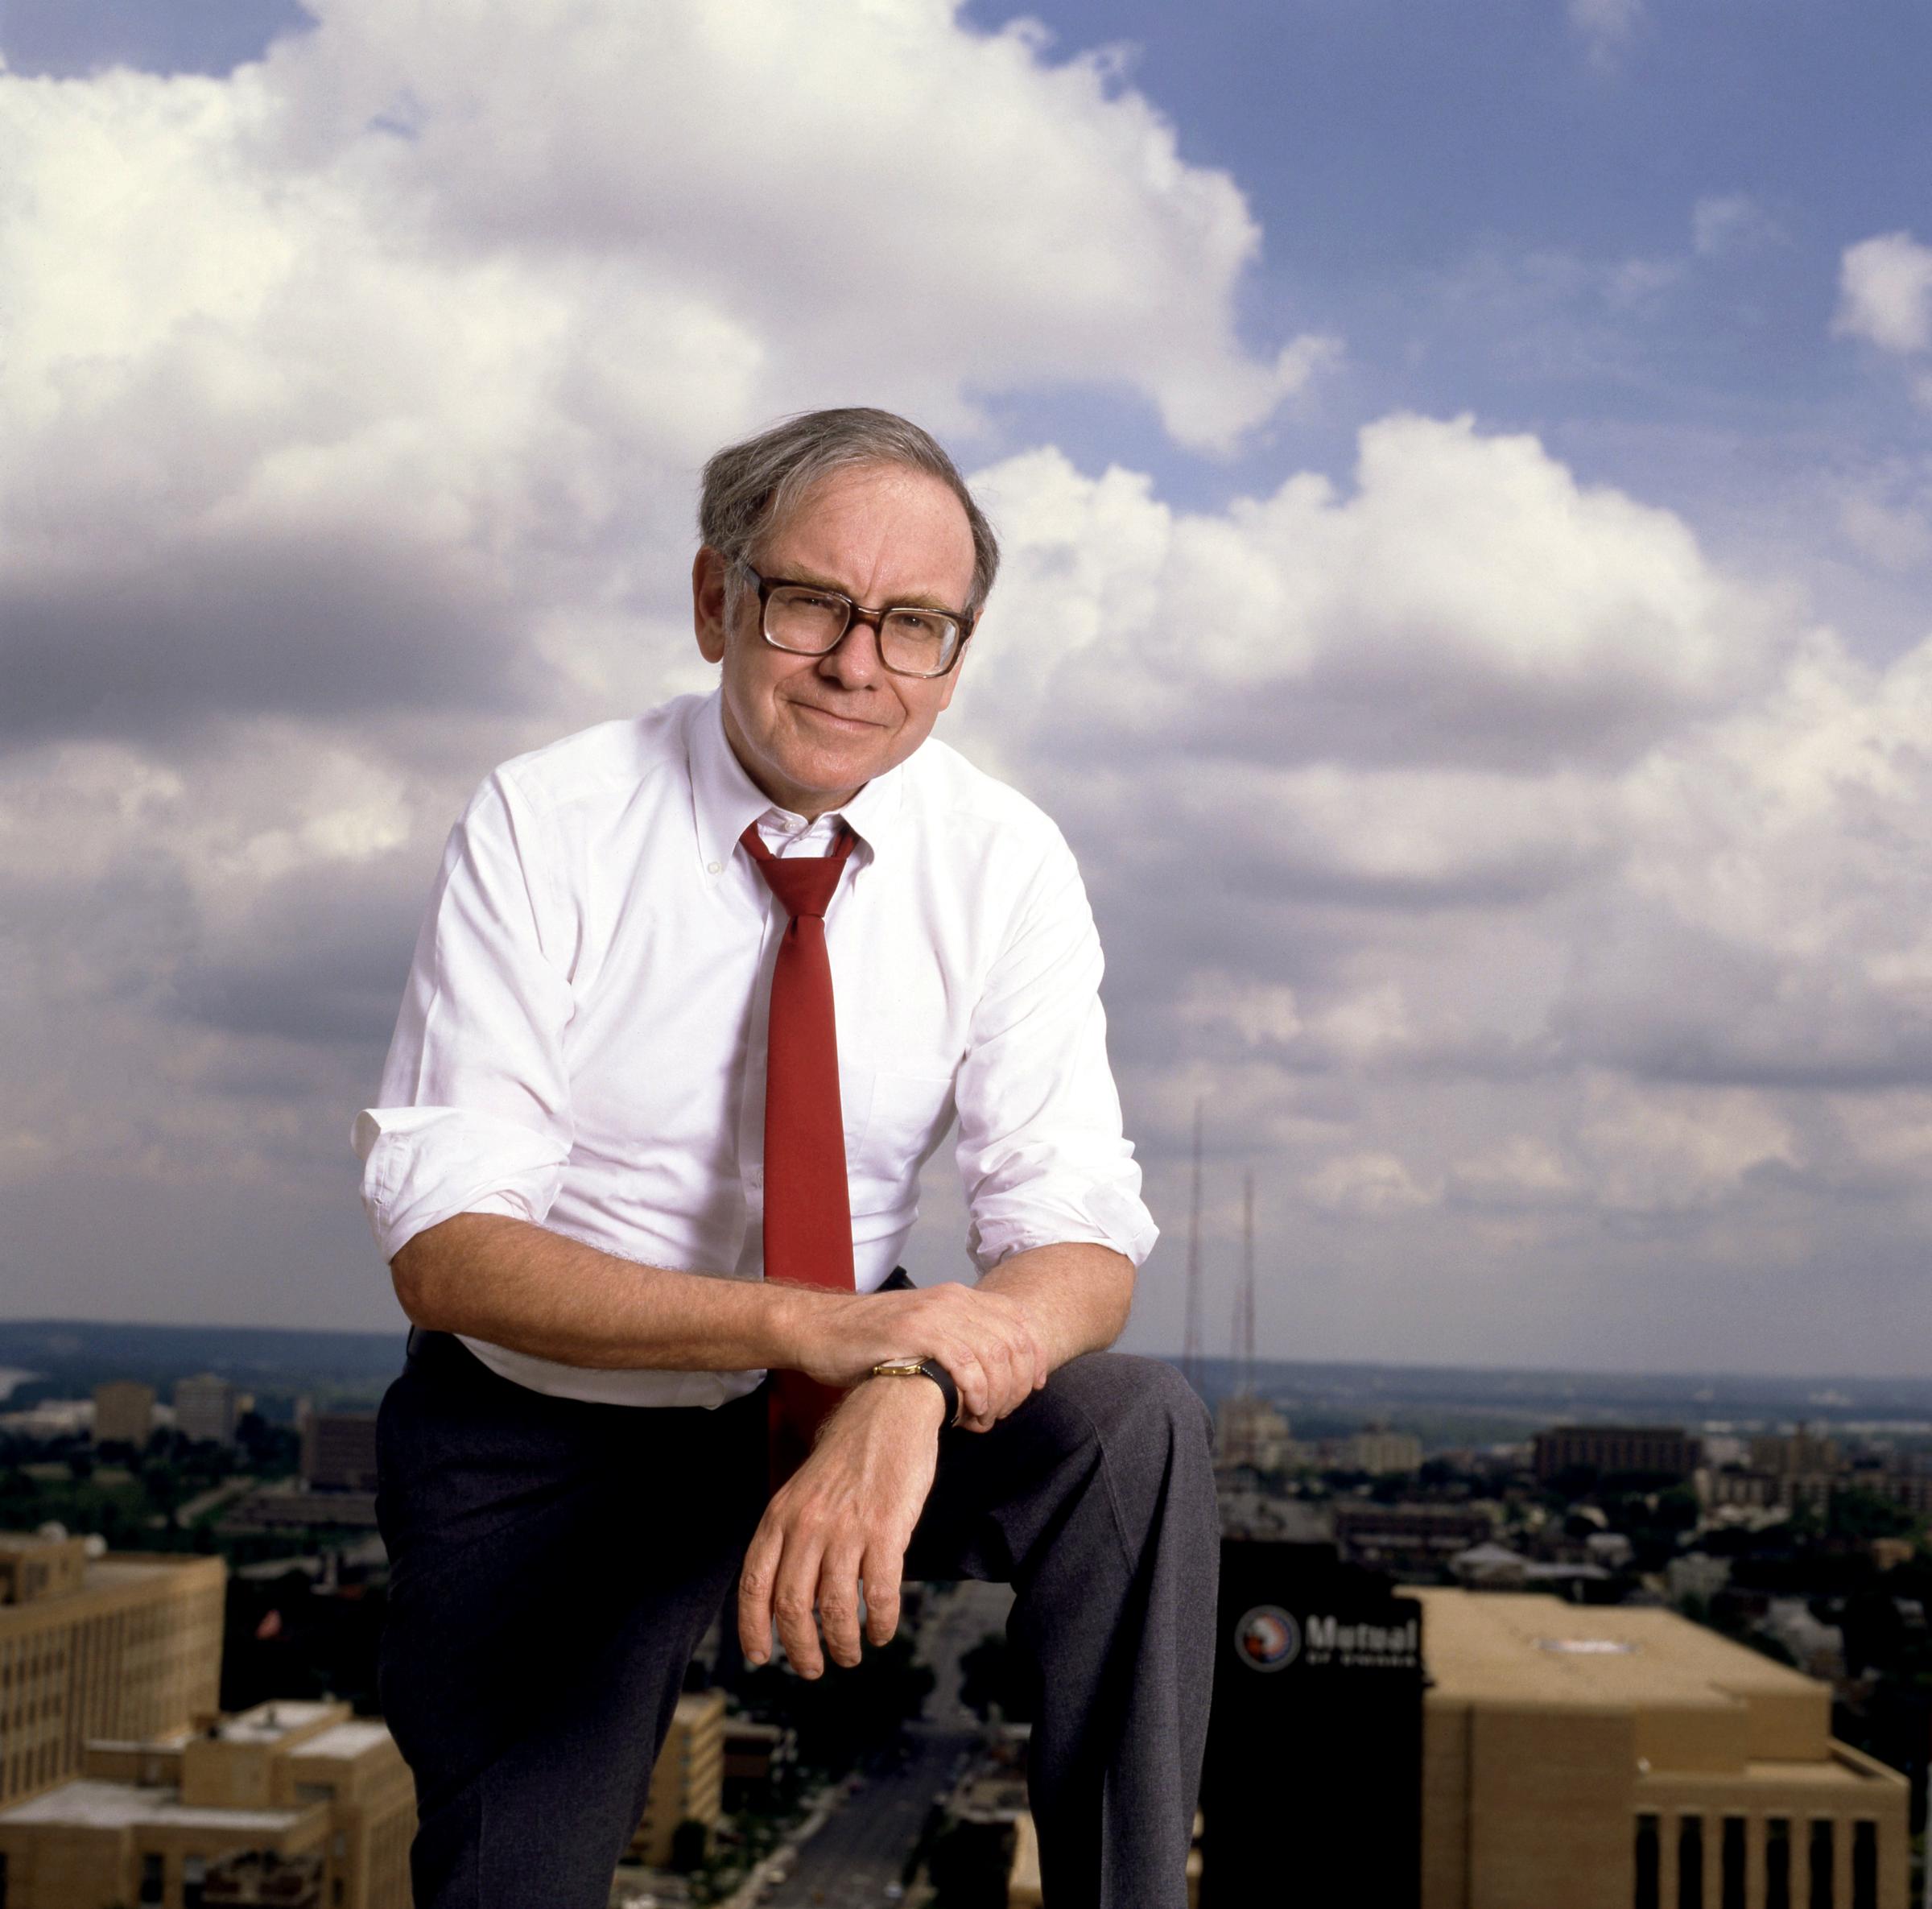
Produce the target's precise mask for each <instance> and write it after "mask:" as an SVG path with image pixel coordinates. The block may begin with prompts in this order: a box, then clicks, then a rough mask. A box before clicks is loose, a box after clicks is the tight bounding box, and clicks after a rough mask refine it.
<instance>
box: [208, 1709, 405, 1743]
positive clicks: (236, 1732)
mask: <svg viewBox="0 0 1932 1909" xmlns="http://www.w3.org/2000/svg"><path fill="white" fill-rule="evenodd" d="M340 1712H341V1705H340V1704H333V1703H311V1702H308V1701H305V1700H302V1699H299V1698H295V1697H277V1698H276V1699H275V1700H273V1701H272V1702H270V1703H266V1704H256V1705H255V1707H254V1709H252V1710H243V1711H241V1712H238V1713H237V1714H236V1715H235V1716H233V1717H223V1718H222V1719H221V1722H220V1723H219V1724H218V1725H217V1726H216V1728H217V1729H218V1730H219V1731H220V1733H221V1738H222V1740H223V1742H227V1743H279V1742H281V1741H282V1739H283V1738H284V1737H288V1736H291V1735H293V1734H294V1733H295V1732H296V1731H298V1730H306V1729H309V1728H310V1727H311V1726H312V1725H316V1724H319V1723H322V1722H324V1721H327V1720H328V1718H330V1717H335V1716H336V1715H338V1714H339V1713H340ZM338 1727H340V1726H338ZM378 1728H380V1726H379V1725H378ZM332 1734H333V1733H332V1732H330V1731H324V1733H323V1735H324V1736H328V1735H332ZM314 1741H315V1742H320V1738H316V1739H315V1740H314ZM312 1748H313V1743H307V1744H304V1745H303V1749H304V1750H309V1749H312Z"/></svg>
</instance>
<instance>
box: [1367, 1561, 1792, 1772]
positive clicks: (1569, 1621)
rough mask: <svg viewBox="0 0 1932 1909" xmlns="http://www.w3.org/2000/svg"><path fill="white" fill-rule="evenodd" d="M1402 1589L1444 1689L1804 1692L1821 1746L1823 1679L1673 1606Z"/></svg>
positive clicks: (1566, 1702)
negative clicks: (1412, 1601) (1814, 1707)
mask: <svg viewBox="0 0 1932 1909" xmlns="http://www.w3.org/2000/svg"><path fill="white" fill-rule="evenodd" d="M1402 1594H1403V1595H1404V1596H1405V1597H1414V1598H1416V1599H1418V1601H1420V1602H1421V1604H1422V1654H1423V1655H1424V1657H1425V1658H1426V1659H1427V1662H1428V1667H1429V1674H1430V1677H1431V1678H1432V1679H1433V1680H1434V1683H1435V1689H1436V1690H1437V1691H1438V1692H1440V1693H1441V1694H1442V1695H1443V1696H1447V1697H1451V1698H1460V1699H1464V1700H1472V1699H1481V1698H1487V1699H1491V1700H1494V1699H1496V1698H1505V1699H1507V1700H1509V1702H1511V1703H1513V1704H1558V1705H1562V1706H1563V1707H1565V1708H1571V1707H1574V1706H1575V1705H1579V1704H1614V1705H1617V1706H1620V1707H1626V1708H1631V1709H1648V1708H1653V1707H1661V1708H1670V1709H1678V1708H1682V1707H1685V1706H1686V1705H1692V1706H1695V1705H1699V1704H1709V1703H1738V1702H1744V1703H1748V1702H1750V1701H1751V1700H1753V1699H1760V1700H1766V1699H1768V1700H1777V1701H1778V1702H1781V1703H1784V1704H1790V1703H1791V1702H1792V1701H1794V1700H1798V1701H1799V1702H1806V1701H1811V1702H1815V1703H1816V1704H1818V1709H1819V1717H1818V1722H1819V1729H1820V1741H1819V1746H1818V1748H1819V1753H1820V1754H1823V1749H1824V1741H1823V1732H1824V1730H1825V1729H1826V1727H1827V1716H1828V1713H1829V1704H1830V1692H1829V1691H1828V1689H1827V1687H1826V1686H1825V1685H1823V1684H1820V1683H1818V1681H1817V1680H1815V1679H1814V1678H1811V1677H1807V1676H1804V1675H1803V1674H1802V1672H1800V1671H1794V1670H1792V1669H1790V1668H1789V1667H1787V1666H1785V1665H1784V1664H1781V1663H1773V1662H1772V1661H1771V1659H1769V1658H1768V1657H1763V1656H1761V1655H1759V1654H1758V1653H1757V1651H1751V1650H1747V1649H1746V1648H1745V1647H1744V1646H1743V1645H1742V1644H1734V1643H1732V1642H1731V1640H1730V1639H1729V1638H1724V1637H1719V1635H1718V1634H1717V1633H1716V1632H1715V1631H1714V1630H1706V1629H1705V1628H1704V1627H1703V1626H1702V1625H1701V1624H1693V1623H1692V1622H1691V1621H1690V1620H1689V1619H1688V1618H1680V1617H1679V1616H1678V1614H1677V1613H1676V1612H1674V1611H1667V1610H1659V1609H1654V1608H1646V1607H1643V1606H1633V1605H1605V1606H1604V1607H1602V1608H1598V1607H1596V1606H1593V1605H1576V1604H1570V1603H1567V1602H1566V1601H1564V1600H1563V1599H1562V1598H1560V1597H1548V1596H1546V1595H1542V1594H1539V1593H1533V1592H1508V1591H1480V1592H1477V1591H1459V1590H1447V1589H1435V1588H1433V1587H1405V1589H1404V1590H1403V1593H1402Z"/></svg>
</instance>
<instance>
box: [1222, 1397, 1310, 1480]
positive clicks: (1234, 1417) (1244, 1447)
mask: <svg viewBox="0 0 1932 1909" xmlns="http://www.w3.org/2000/svg"><path fill="white" fill-rule="evenodd" d="M1215 1447H1216V1450H1215V1462H1216V1464H1217V1465H1220V1466H1222V1467H1223V1468H1224V1469H1227V1470H1230V1471H1232V1469H1234V1468H1235V1467H1236V1466H1237V1465H1251V1466H1252V1467H1253V1469H1255V1470H1256V1471H1257V1472H1278V1471H1281V1470H1282V1469H1284V1468H1285V1467H1286V1466H1287V1465H1288V1464H1289V1463H1290V1454H1291V1452H1292V1442H1291V1440H1290V1438H1289V1436H1288V1421H1287V1420H1286V1419H1285V1418H1283V1417H1282V1415H1281V1414H1280V1413H1279V1412H1278V1411H1276V1410H1275V1409H1274V1407H1273V1406H1272V1405H1269V1403H1267V1402H1266V1400H1265V1399H1252V1398H1249V1397H1247V1396H1245V1395H1241V1396H1237V1397H1236V1398H1233V1399H1223V1400H1222V1401H1221V1403H1220V1409H1219V1410H1218V1411H1216V1414H1215Z"/></svg>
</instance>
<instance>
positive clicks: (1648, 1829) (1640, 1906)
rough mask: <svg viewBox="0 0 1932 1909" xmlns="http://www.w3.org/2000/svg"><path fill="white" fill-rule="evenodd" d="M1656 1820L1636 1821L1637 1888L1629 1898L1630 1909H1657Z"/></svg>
mask: <svg viewBox="0 0 1932 1909" xmlns="http://www.w3.org/2000/svg"><path fill="white" fill-rule="evenodd" d="M1660 1867H1661V1865H1660V1864H1659V1862H1658V1860H1657V1818H1656V1817H1654V1816H1639V1817H1638V1818H1637V1886H1636V1888H1635V1890H1633V1892H1632V1894H1631V1897H1630V1904H1631V1909H1658V1903H1659V1901H1660V1897H1659V1892H1658V1886H1657V1885H1658V1870H1659V1868H1660Z"/></svg>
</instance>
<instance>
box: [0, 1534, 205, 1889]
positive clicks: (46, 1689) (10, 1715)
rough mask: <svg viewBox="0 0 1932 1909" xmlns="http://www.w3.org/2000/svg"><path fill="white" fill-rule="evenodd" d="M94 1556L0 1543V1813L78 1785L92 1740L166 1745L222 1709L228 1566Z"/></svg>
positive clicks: (48, 1543)
mask: <svg viewBox="0 0 1932 1909" xmlns="http://www.w3.org/2000/svg"><path fill="white" fill-rule="evenodd" d="M87 1548H88V1547H87V1543H86V1541H85V1539H80V1538H61V1539H47V1538H41V1537H34V1536H26V1535H18V1534H8V1533H0V1808H5V1807H6V1805H7V1804H10V1803H13V1802H15V1801H17V1800H19V1799H20V1798H22V1797H24V1796H30V1795H33V1794H34V1793H35V1791H39V1790H43V1789H45V1788H46V1787H47V1786H48V1785H49V1784H50V1783H58V1782H60V1780H61V1779H63V1778H65V1777H69V1776H72V1775H74V1774H75V1773H76V1771H79V1769H80V1768H81V1752H82V1749H83V1746H85V1743H86V1742H87V1741H88V1739H89V1738H95V1737H115V1738H136V1737H139V1738H147V1737H155V1736H159V1735H162V1734H163V1733H166V1732H167V1731H170V1730H176V1729H184V1728H185V1727H186V1726H187V1725H188V1723H189V1722H190V1721H192V1718H193V1717H195V1716H196V1713H200V1712H204V1711H211V1710H213V1709H214V1708H215V1706H216V1704H217V1702H218V1701H219V1699H220V1688H221V1618H222V1605H223V1600H224V1597H225V1587H226V1584H227V1575H228V1573H227V1567H226V1566H225V1564H223V1563H222V1561H221V1560H220V1559H219V1558H185V1557H140V1556H131V1555H126V1554H120V1555H114V1556H106V1557H101V1558H89V1556H87ZM9 1909H12V1906H11V1905H9Z"/></svg>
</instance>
